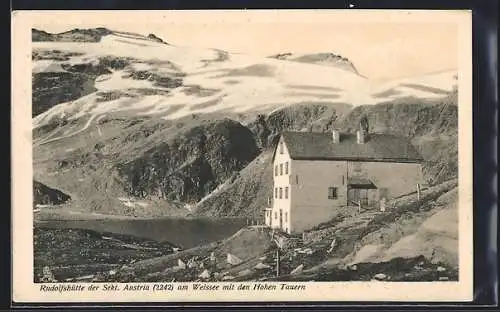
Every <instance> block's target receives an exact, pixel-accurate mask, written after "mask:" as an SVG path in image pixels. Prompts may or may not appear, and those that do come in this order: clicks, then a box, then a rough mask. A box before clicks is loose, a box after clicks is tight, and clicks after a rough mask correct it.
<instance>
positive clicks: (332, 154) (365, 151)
mask: <svg viewBox="0 0 500 312" xmlns="http://www.w3.org/2000/svg"><path fill="white" fill-rule="evenodd" d="M282 136H283V138H284V140H285V144H286V146H287V148H288V151H289V153H290V157H291V158H292V159H298V160H299V159H302V160H360V161H385V162H420V161H422V156H421V155H420V154H419V153H418V151H417V150H416V149H415V147H414V146H413V145H412V144H411V142H410V141H409V139H408V138H405V137H400V136H395V135H390V134H377V133H370V134H368V135H365V143H363V144H358V142H357V138H356V134H351V133H341V134H340V142H339V143H333V139H332V133H331V132H326V133H322V132H283V133H282Z"/></svg>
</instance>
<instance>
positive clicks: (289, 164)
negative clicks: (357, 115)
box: [265, 132, 424, 234]
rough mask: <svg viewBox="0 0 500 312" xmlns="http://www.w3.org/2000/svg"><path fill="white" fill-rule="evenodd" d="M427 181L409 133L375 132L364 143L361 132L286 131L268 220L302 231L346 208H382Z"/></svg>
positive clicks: (291, 230) (278, 155) (275, 166)
mask: <svg viewBox="0 0 500 312" xmlns="http://www.w3.org/2000/svg"><path fill="white" fill-rule="evenodd" d="M342 138H343V139H344V141H343V140H342ZM342 144H345V145H344V146H342ZM327 145H328V146H327ZM388 145H390V146H388ZM380 151H382V152H381V153H380ZM423 182H424V179H423V174H422V167H421V158H420V156H419V154H418V153H417V152H416V151H415V150H414V149H413V148H412V147H411V145H409V144H407V140H406V139H404V138H403V139H401V138H396V137H392V136H386V135H373V136H371V137H370V138H369V139H368V138H367V141H366V142H365V140H364V139H363V138H361V139H360V137H359V134H358V135H357V136H352V135H341V134H339V133H338V132H333V133H331V134H328V133H326V134H325V133H304V132H300V133H299V132H296V133H293V132H287V133H283V135H282V136H281V137H280V139H279V141H278V144H277V147H276V150H275V153H274V157H273V196H272V199H271V201H270V207H268V208H266V211H265V223H266V225H267V226H269V227H271V228H273V229H276V230H279V231H283V232H286V233H288V234H298V233H301V232H303V231H306V230H308V229H311V228H313V227H315V226H317V225H319V224H321V223H323V222H327V221H329V220H331V219H332V218H334V217H335V216H336V215H337V214H338V212H339V209H340V208H341V207H349V206H352V207H353V209H357V208H358V207H359V206H360V205H361V206H362V207H363V208H364V209H378V208H379V206H380V202H381V201H385V200H389V199H392V198H395V197H398V196H402V195H405V194H409V193H412V192H415V191H416V189H417V186H418V185H421V184H422V183H423Z"/></svg>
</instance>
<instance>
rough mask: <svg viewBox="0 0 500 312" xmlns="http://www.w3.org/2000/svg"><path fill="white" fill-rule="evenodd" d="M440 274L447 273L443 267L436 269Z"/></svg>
mask: <svg viewBox="0 0 500 312" xmlns="http://www.w3.org/2000/svg"><path fill="white" fill-rule="evenodd" d="M436 270H437V271H438V272H444V271H446V269H445V268H443V267H442V266H438V267H437V269H436Z"/></svg>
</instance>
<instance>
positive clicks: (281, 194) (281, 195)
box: [280, 187, 283, 199]
mask: <svg viewBox="0 0 500 312" xmlns="http://www.w3.org/2000/svg"><path fill="white" fill-rule="evenodd" d="M282 198H283V188H281V187H280V199H282Z"/></svg>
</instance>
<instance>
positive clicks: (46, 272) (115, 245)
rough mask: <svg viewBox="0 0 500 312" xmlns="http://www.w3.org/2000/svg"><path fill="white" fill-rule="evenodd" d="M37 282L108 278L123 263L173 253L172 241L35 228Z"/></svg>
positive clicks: (102, 279)
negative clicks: (164, 241)
mask: <svg viewBox="0 0 500 312" xmlns="http://www.w3.org/2000/svg"><path fill="white" fill-rule="evenodd" d="M33 239H34V255H35V259H34V268H35V282H40V281H45V282H49V281H53V282H56V281H59V282H63V281H64V282H72V281H106V280H108V279H109V276H112V275H113V274H115V272H116V270H118V269H119V268H121V267H122V266H123V265H127V264H131V263H134V262H136V261H139V260H143V259H148V258H152V257H159V256H163V255H165V254H170V253H172V252H173V248H175V246H173V245H172V244H169V243H158V242H154V241H150V240H146V239H140V238H136V237H131V236H124V235H116V234H110V233H97V232H95V231H91V230H81V229H50V228H43V227H36V228H35V229H34V236H33Z"/></svg>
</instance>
